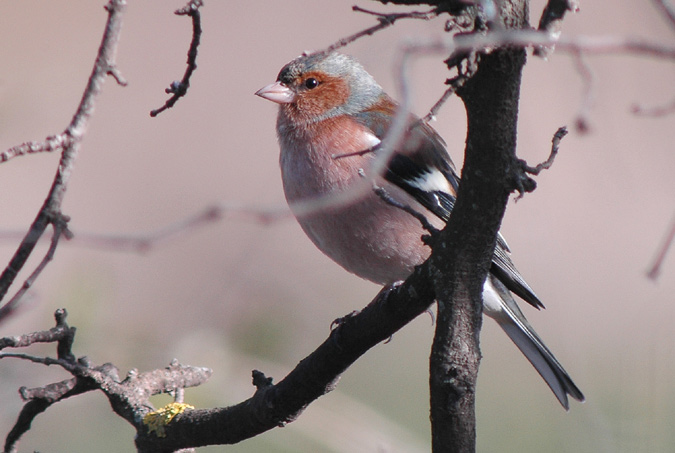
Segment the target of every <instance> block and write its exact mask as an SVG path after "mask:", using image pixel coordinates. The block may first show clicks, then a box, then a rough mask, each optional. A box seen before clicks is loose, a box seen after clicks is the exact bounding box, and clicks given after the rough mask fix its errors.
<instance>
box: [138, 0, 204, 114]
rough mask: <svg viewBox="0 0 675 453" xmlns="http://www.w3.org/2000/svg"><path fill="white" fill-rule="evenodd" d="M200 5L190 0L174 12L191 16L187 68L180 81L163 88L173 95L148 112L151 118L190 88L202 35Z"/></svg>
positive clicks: (171, 104)
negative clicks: (190, 39) (190, 37)
mask: <svg viewBox="0 0 675 453" xmlns="http://www.w3.org/2000/svg"><path fill="white" fill-rule="evenodd" d="M202 6H204V2H203V1H202V0H190V1H189V2H188V4H187V5H185V6H184V7H183V8H181V9H179V10H176V11H175V12H174V14H176V15H178V16H190V17H191V18H192V42H190V48H189V49H188V59H187V68H186V69H185V74H183V78H182V79H181V80H180V81H178V80H176V81H174V82H172V83H171V86H169V88H167V89H166V90H165V91H166V93H167V94H172V95H173V96H171V97H170V98H169V99H167V101H166V102H165V103H164V105H163V106H161V107H160V108H158V109H155V110H152V111H151V112H150V116H151V117H153V118H154V117H155V116H157V115H159V114H160V113H162V112H163V111H164V110H166V109H170V108H171V107H173V106H174V104H175V103H176V102H178V99H180V98H182V97H183V96H185V95H186V94H187V90H188V88H190V77H192V73H193V72H194V71H195V70H196V69H197V49H198V48H199V41H200V39H201V36H202V25H201V16H200V13H199V8H201V7H202Z"/></svg>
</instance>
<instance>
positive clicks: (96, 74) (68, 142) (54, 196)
mask: <svg viewBox="0 0 675 453" xmlns="http://www.w3.org/2000/svg"><path fill="white" fill-rule="evenodd" d="M125 4H126V2H125V0H110V2H109V3H108V4H107V5H106V7H105V9H106V10H107V11H108V22H107V23H106V28H105V32H104V34H103V39H102V40H101V45H100V47H99V49H98V55H97V56H96V63H95V64H94V68H93V70H92V73H91V75H90V76H89V81H88V83H87V87H86V88H85V90H84V94H83V95H82V100H81V101H80V104H79V106H78V108H77V111H76V112H75V115H74V116H73V119H72V120H71V122H70V124H69V125H68V127H67V128H66V129H65V131H64V132H63V133H62V134H61V138H58V139H57V138H54V137H50V138H48V139H47V141H46V142H45V145H44V146H43V149H44V150H47V149H50V147H51V148H54V149H55V148H56V146H57V145H58V146H59V147H61V149H62V152H61V159H60V161H59V166H58V170H57V172H56V176H55V177H54V181H53V183H52V187H51V189H50V191H49V195H48V196H47V199H46V200H45V202H44V204H43V205H42V208H41V209H40V211H39V212H38V214H37V217H36V218H35V220H34V221H33V223H32V224H31V226H30V229H29V230H28V233H26V236H25V237H24V239H23V241H22V242H21V244H20V245H19V247H18V249H17V251H16V252H15V253H14V256H13V257H12V259H11V261H10V262H9V264H8V265H7V267H6V268H5V270H4V271H3V273H2V275H0V300H2V299H3V298H4V296H5V295H6V294H7V291H8V290H9V287H10V286H11V285H12V283H13V282H14V279H15V278H16V276H17V275H18V273H19V271H21V269H22V268H23V266H24V265H25V264H26V261H27V260H28V257H29V256H30V255H31V253H32V252H33V249H34V248H35V245H36V244H37V242H38V241H39V239H40V237H41V236H42V234H43V233H44V232H45V230H46V229H47V227H48V226H49V225H50V224H54V225H55V228H62V227H58V225H60V224H61V223H62V222H63V221H64V220H65V219H67V217H65V216H64V215H63V214H62V213H61V203H62V202H63V198H64V196H65V193H66V189H67V187H68V181H69V180H70V176H71V173H72V171H73V166H74V163H75V159H76V158H77V153H78V151H79V148H80V143H81V141H82V138H83V137H84V134H85V132H86V130H87V126H88V124H89V120H90V118H91V116H92V114H93V112H94V102H95V99H96V97H97V96H98V94H99V93H100V92H101V90H102V88H103V83H104V81H105V78H106V76H108V75H113V76H114V78H115V79H116V80H117V81H118V82H120V81H122V79H121V76H120V75H119V73H118V71H117V69H116V68H115V53H116V51H117V43H118V41H119V35H120V30H121V27H122V12H123V10H124V7H125ZM22 146H24V147H26V146H27V147H28V149H30V147H31V145H30V144H26V145H20V146H19V147H15V148H12V150H14V151H13V152H10V153H9V154H8V155H18V153H19V151H17V150H18V149H23V148H22ZM38 148H40V147H39V146H38ZM10 151H11V150H10ZM12 153H13V154H12ZM55 231H56V230H55ZM61 231H65V229H62V230H61ZM59 236H60V234H56V235H55V237H57V241H58V237H59ZM55 247H56V245H55V243H54V242H53V243H52V247H50V250H49V251H48V252H47V256H46V257H45V259H44V260H43V261H42V263H41V264H40V266H39V267H38V269H36V272H34V273H33V275H32V277H37V275H39V273H40V272H39V271H40V270H41V267H44V265H46V262H47V261H49V260H50V259H51V257H52V256H53V255H54V250H55ZM30 283H32V280H31V279H30V278H29V280H28V281H27V282H26V284H25V285H24V288H25V286H26V285H30ZM23 291H24V292H25V289H24V290H23ZM17 302H18V298H16V299H13V300H12V301H11V302H10V304H7V305H5V306H4V307H2V308H1V309H0V322H1V321H2V320H3V319H4V318H6V317H7V316H9V315H10V314H11V313H12V312H13V310H14V309H15V307H16V305H17Z"/></svg>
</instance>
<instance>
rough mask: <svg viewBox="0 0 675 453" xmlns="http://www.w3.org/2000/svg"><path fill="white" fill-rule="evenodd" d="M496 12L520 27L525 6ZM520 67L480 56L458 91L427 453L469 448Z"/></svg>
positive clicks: (510, 163) (521, 57)
mask: <svg viewBox="0 0 675 453" xmlns="http://www.w3.org/2000/svg"><path fill="white" fill-rule="evenodd" d="M503 7H504V10H503V11H502V23H503V24H504V25H505V26H506V27H508V28H521V27H523V26H525V25H526V24H527V4H526V2H518V1H515V2H507V3H506V4H505V5H503ZM524 64H525V51H524V50H523V49H519V48H510V49H500V50H496V51H493V52H491V53H490V54H487V55H485V54H483V55H480V61H479V63H478V70H477V71H476V73H475V74H474V75H473V77H471V78H470V79H468V80H467V82H466V83H465V84H464V86H463V87H461V88H460V89H458V91H457V93H458V95H459V96H460V97H461V98H462V100H463V102H464V104H465V107H466V111H467V123H468V128H467V140H466V154H465V161H464V168H463V170H462V182H461V184H460V187H459V193H458V197H457V202H456V204H455V207H454V210H453V213H452V216H451V218H450V221H449V222H448V226H447V227H446V228H445V230H444V232H443V233H442V235H441V237H440V238H439V243H438V244H437V245H436V248H435V250H434V255H433V256H432V267H431V268H432V269H434V270H436V271H437V272H438V273H437V274H436V275H434V276H433V279H434V283H435V287H436V294H437V296H438V322H437V325H436V333H435V336H434V343H433V346H432V351H431V358H430V378H429V380H430V395H431V425H432V447H433V451H434V452H467V451H475V448H476V418H475V391H476V380H477V377H478V366H479V363H480V349H479V333H480V327H481V320H482V316H481V315H482V291H483V283H484V281H485V278H486V276H487V273H488V270H489V268H490V262H491V259H492V254H493V252H494V247H495V241H496V236H497V232H498V231H499V226H500V224H501V219H502V217H503V215H504V211H505V209H506V203H507V201H508V196H509V194H510V193H511V191H513V190H514V189H516V188H517V187H520V186H521V185H522V180H521V179H520V178H521V177H522V175H519V173H518V172H519V170H518V167H519V164H518V161H517V159H516V155H515V149H516V131H517V119H518V100H519V94H520V79H521V70H522V67H523V65H524ZM436 257H438V259H436Z"/></svg>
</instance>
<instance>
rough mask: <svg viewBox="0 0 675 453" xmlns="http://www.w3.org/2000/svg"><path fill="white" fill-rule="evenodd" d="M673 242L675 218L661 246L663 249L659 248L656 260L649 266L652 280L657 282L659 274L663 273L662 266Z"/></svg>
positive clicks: (674, 237) (648, 273)
mask: <svg viewBox="0 0 675 453" xmlns="http://www.w3.org/2000/svg"><path fill="white" fill-rule="evenodd" d="M673 241H675V217H673V220H672V222H671V224H670V229H669V230H668V232H667V233H666V236H665V237H664V239H663V243H662V244H661V247H659V249H658V251H657V253H656V258H654V262H653V264H652V265H651V266H649V270H648V271H647V277H649V278H650V279H652V280H657V279H658V278H659V274H660V273H661V266H662V265H663V261H664V260H665V259H666V256H667V255H668V250H669V249H670V246H671V245H672V244H673Z"/></svg>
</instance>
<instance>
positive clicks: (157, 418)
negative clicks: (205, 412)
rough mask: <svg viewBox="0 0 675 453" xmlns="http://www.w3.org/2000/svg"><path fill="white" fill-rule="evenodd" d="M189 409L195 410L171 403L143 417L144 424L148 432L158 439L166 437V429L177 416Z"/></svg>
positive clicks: (187, 405) (186, 405) (187, 406)
mask: <svg viewBox="0 0 675 453" xmlns="http://www.w3.org/2000/svg"><path fill="white" fill-rule="evenodd" d="M188 409H194V406H190V405H189V404H185V403H170V404H167V405H166V406H164V407H163V408H161V409H158V410H156V411H155V412H150V413H149V414H147V415H146V416H145V417H143V424H144V425H145V426H147V427H148V432H150V433H153V432H154V433H155V435H156V436H157V437H166V432H165V431H164V427H165V426H166V425H168V424H169V423H171V420H173V418H174V417H175V416H176V415H178V414H180V413H182V412H184V411H186V410H188Z"/></svg>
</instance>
